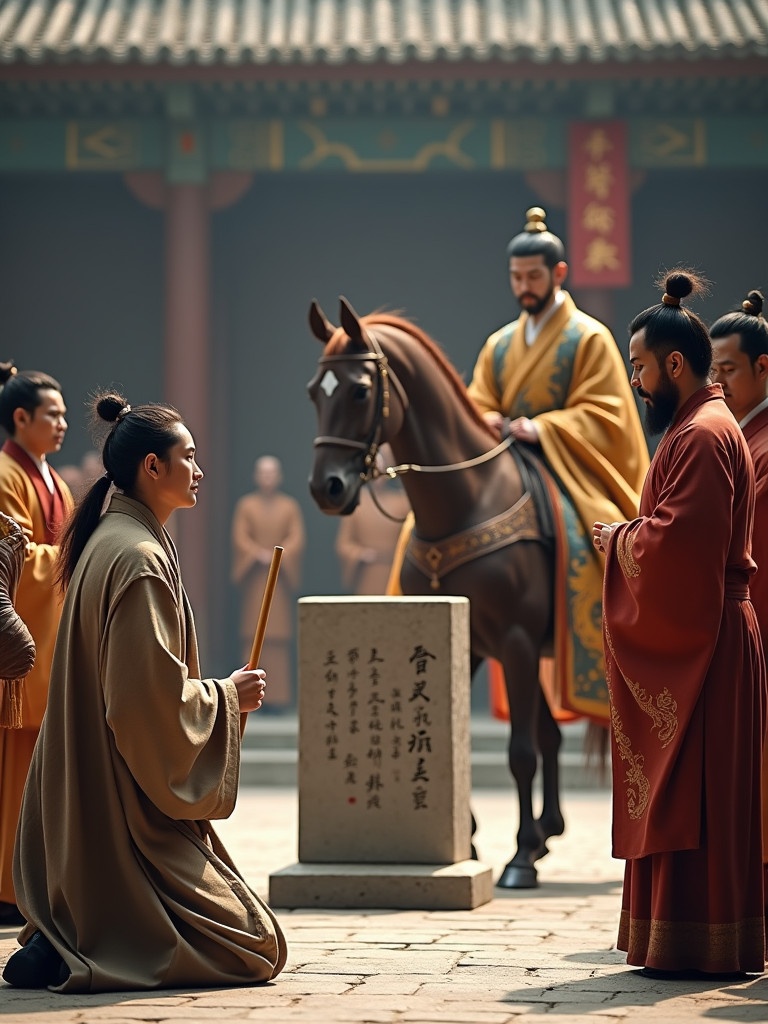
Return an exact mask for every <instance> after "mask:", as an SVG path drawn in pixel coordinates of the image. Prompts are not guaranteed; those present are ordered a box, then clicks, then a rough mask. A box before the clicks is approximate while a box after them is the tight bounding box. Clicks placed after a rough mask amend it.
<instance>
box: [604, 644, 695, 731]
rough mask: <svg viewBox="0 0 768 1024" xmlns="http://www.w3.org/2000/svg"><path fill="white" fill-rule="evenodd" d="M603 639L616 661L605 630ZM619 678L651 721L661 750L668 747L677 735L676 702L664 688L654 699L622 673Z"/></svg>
mask: <svg viewBox="0 0 768 1024" xmlns="http://www.w3.org/2000/svg"><path fill="white" fill-rule="evenodd" d="M605 637H606V642H607V644H608V649H609V650H610V652H611V657H612V658H613V659H614V660H616V654H615V651H614V649H613V641H612V640H611V637H610V634H609V632H608V630H607V629H606V631H605ZM616 664H617V665H618V661H616ZM621 677H622V679H623V680H624V682H625V683H626V684H627V689H628V690H629V692H630V693H631V694H632V696H633V697H634V698H635V701H636V702H637V706H638V707H639V708H640V709H641V711H644V712H645V714H646V715H648V717H649V718H650V719H651V720H652V721H653V729H655V730H656V732H657V736H658V739H659V742H660V743H661V747H662V750H663V749H664V747H666V746H669V744H670V743H671V742H672V740H673V739H674V738H675V736H676V734H677V726H678V720H677V701H676V700H675V698H674V697H673V696H672V694H671V693H670V692H669V690H668V688H667V687H666V686H665V687H664V689H663V690H662V691H661V693H659V694H658V695H657V696H656V697H655V698H654V697H653V695H652V694H649V693H648V691H647V690H646V689H644V687H642V686H641V685H640V684H639V683H636V682H634V681H633V680H632V679H628V678H627V677H626V676H625V675H624V674H623V673H622V676H621Z"/></svg>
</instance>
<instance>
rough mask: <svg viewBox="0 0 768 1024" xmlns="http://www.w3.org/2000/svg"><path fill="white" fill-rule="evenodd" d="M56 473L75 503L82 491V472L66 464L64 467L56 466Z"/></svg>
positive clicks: (76, 467)
mask: <svg viewBox="0 0 768 1024" xmlns="http://www.w3.org/2000/svg"><path fill="white" fill-rule="evenodd" d="M56 472H57V473H58V474H59V476H60V477H61V479H62V480H63V481H64V483H65V484H66V485H67V487H68V488H69V489H70V491H71V493H72V497H73V498H74V499H75V501H77V499H78V498H79V497H80V492H81V491H82V489H83V471H82V469H80V467H79V466H75V465H74V464H72V463H68V464H67V465H66V466H57V468H56Z"/></svg>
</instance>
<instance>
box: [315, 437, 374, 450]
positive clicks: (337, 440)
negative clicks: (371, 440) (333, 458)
mask: <svg viewBox="0 0 768 1024" xmlns="http://www.w3.org/2000/svg"><path fill="white" fill-rule="evenodd" d="M312 443H313V444H314V446H315V448H319V447H320V446H321V445H324V444H330V445H334V446H335V447H337V448H359V449H360V451H363V452H367V451H368V449H369V447H370V445H369V444H368V442H367V441H352V440H351V439H350V438H347V437H331V436H330V435H329V434H324V435H323V436H322V437H316V438H315V440H314V441H313V442H312Z"/></svg>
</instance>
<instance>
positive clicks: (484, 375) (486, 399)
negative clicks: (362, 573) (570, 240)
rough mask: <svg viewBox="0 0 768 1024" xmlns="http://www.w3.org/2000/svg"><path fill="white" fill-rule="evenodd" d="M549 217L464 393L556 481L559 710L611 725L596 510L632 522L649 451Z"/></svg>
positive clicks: (528, 248)
mask: <svg viewBox="0 0 768 1024" xmlns="http://www.w3.org/2000/svg"><path fill="white" fill-rule="evenodd" d="M544 216H545V215H544V211H543V210H540V209H538V208H534V209H532V210H529V211H528V214H527V217H528V223H527V224H526V226H525V230H524V231H523V232H522V233H521V234H519V235H516V236H515V237H514V238H513V239H512V241H511V242H510V243H509V245H508V246H507V258H508V260H509V275H510V284H511V288H512V292H513V294H514V295H515V298H516V299H517V300H518V302H519V303H520V306H521V308H522V313H521V315H520V317H519V318H518V319H517V320H514V321H513V322H511V323H509V324H506V325H505V326H504V327H502V328H501V329H500V330H498V331H496V332H495V333H494V334H492V335H491V336H490V337H489V338H488V339H487V341H486V342H485V344H484V346H483V348H482V350H481V351H480V355H479V357H478V360H477V363H476V366H475V369H474V374H473V377H472V382H471V384H470V385H469V393H470V395H471V396H472V398H473V399H474V401H475V403H476V404H477V405H478V406H479V408H480V410H481V412H482V413H483V414H484V416H485V418H486V419H487V420H488V421H489V422H490V423H491V424H493V425H494V426H496V427H497V429H498V430H499V435H501V429H502V424H503V422H504V420H505V419H509V421H510V422H509V431H510V433H511V434H512V436H513V437H514V438H515V440H516V441H519V442H523V443H525V444H527V445H528V446H530V447H531V448H532V449H533V451H534V452H535V454H536V455H537V456H538V458H539V460H540V462H541V463H542V464H543V466H544V468H545V470H548V471H549V473H550V474H551V477H552V481H551V483H552V487H551V488H550V490H551V492H552V493H553V495H554V499H555V504H557V505H558V506H559V508H557V509H555V513H556V519H557V520H558V521H559V524H560V529H559V532H556V560H557V563H558V564H557V565H556V566H555V575H556V586H557V588H558V589H557V593H558V605H559V608H558V611H557V613H556V614H557V615H559V616H560V624H559V627H558V623H557V622H556V624H555V663H556V673H555V683H554V690H555V692H554V695H552V694H550V695H549V696H550V697H551V700H550V703H551V704H553V705H554V706H553V711H555V712H557V711H559V710H561V709H566V710H567V711H569V712H572V713H574V714H579V715H587V716H589V717H591V718H594V719H597V720H606V719H607V715H608V694H607V690H606V686H605V677H604V664H603V655H602V634H601V597H602V579H603V567H602V562H601V560H600V556H599V555H598V554H597V553H596V552H595V550H594V547H593V545H592V544H591V531H592V524H593V523H594V522H595V521H596V520H595V518H594V517H595V515H596V514H597V513H598V511H599V515H598V517H597V518H598V520H600V521H602V522H614V521H616V520H625V519H632V518H634V517H635V516H636V515H637V509H638V505H639V500H640V491H641V488H642V485H643V480H644V479H645V474H646V472H647V470H648V462H649V460H648V448H647V445H646V442H645V437H644V435H643V430H642V426H641V424H640V417H639V415H638V411H637V406H636V404H635V400H634V398H633V396H632V392H631V389H630V386H629V380H628V376H627V372H626V369H625V367H624V365H623V361H622V357H621V354H620V352H619V348H618V346H617V345H616V342H615V341H614V339H613V337H612V335H611V333H610V331H609V330H608V328H607V327H605V326H604V325H603V324H601V323H599V322H598V321H597V320H595V319H593V318H592V317H590V316H588V315H587V314H586V313H583V312H582V311H581V310H579V309H577V308H576V304H575V303H574V301H573V299H572V298H571V296H570V295H569V294H568V293H567V292H566V291H565V290H564V289H563V287H562V286H563V283H564V281H565V278H566V276H567V273H568V265H567V264H566V262H565V249H564V247H563V243H562V242H561V241H560V239H559V238H557V237H556V236H555V235H553V234H552V233H551V232H550V231H548V230H547V228H546V225H545V223H544ZM395 573H397V567H396V568H395ZM393 576H394V573H393ZM558 647H559V650H558ZM566 717H567V716H566Z"/></svg>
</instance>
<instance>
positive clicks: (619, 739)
mask: <svg viewBox="0 0 768 1024" xmlns="http://www.w3.org/2000/svg"><path fill="white" fill-rule="evenodd" d="M605 637H606V642H607V644H608V649H609V650H610V651H611V654H613V645H612V643H611V638H610V635H609V634H608V631H607V630H606V632H605ZM605 680H606V682H607V684H608V692H609V693H610V694H612V693H613V685H612V682H613V681H612V679H611V667H610V662H607V664H606V673H605ZM610 704H611V726H612V728H613V738H614V740H615V741H616V746H617V748H618V751H619V756H620V757H621V760H622V761H623V762H624V763H625V764H626V766H627V773H626V775H625V776H624V781H625V782H626V783H627V814H629V817H630V818H631V819H632V820H633V821H637V819H638V818H642V816H643V815H644V814H645V811H646V808H647V807H648V799H649V796H650V791H651V784H650V782H649V780H648V776H647V775H646V774H645V772H644V771H643V767H644V765H645V757H644V756H643V755H642V754H636V753H635V752H634V751H633V750H632V744H631V742H630V739H629V736H627V734H626V733H625V732H624V723H623V722H622V720H621V716H620V715H619V713H618V711H617V710H616V705H615V703H614V701H613V698H612V697H611V702H610Z"/></svg>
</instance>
